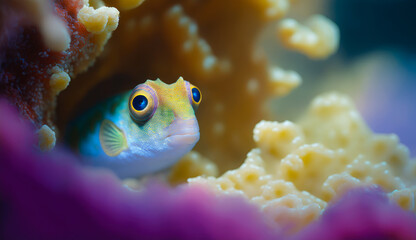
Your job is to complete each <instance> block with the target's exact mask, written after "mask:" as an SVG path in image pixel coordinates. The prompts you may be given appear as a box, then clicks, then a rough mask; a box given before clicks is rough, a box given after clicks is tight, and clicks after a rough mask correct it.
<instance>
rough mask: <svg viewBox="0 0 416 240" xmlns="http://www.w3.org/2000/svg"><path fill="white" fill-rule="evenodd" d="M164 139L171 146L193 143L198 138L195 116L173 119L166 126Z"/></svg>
mask: <svg viewBox="0 0 416 240" xmlns="http://www.w3.org/2000/svg"><path fill="white" fill-rule="evenodd" d="M166 133H167V135H166V140H167V141H168V144H169V145H173V146H178V147H179V146H182V145H185V146H189V145H195V144H196V142H198V140H199V126H198V121H197V120H196V118H191V119H186V120H184V119H180V118H177V119H175V120H174V121H173V122H172V123H171V124H170V125H169V126H168V127H166Z"/></svg>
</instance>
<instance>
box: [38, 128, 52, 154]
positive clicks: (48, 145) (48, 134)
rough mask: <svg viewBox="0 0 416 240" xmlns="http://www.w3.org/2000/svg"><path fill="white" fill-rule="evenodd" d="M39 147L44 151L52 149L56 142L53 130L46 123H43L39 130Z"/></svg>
mask: <svg viewBox="0 0 416 240" xmlns="http://www.w3.org/2000/svg"><path fill="white" fill-rule="evenodd" d="M38 135H39V147H40V149H42V150H44V151H49V150H52V149H53V148H54V147H55V144H56V136H55V132H54V131H52V129H50V128H49V127H48V126H47V125H43V126H42V127H41V128H40V129H39V131H38Z"/></svg>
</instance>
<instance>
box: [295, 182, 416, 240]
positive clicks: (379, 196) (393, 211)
mask: <svg viewBox="0 0 416 240" xmlns="http://www.w3.org/2000/svg"><path fill="white" fill-rule="evenodd" d="M342 239H356V240H358V239H367V240H383V239H386V240H387V239H389V240H415V239H416V216H415V215H414V214H413V213H411V212H407V211H405V210H403V209H402V208H400V207H399V206H398V205H395V204H392V203H390V202H389V200H388V198H387V196H386V195H385V194H384V193H383V192H382V191H381V190H380V189H358V190H352V191H350V192H348V193H347V194H345V196H343V197H342V199H341V200H340V201H339V202H337V203H335V204H334V205H333V206H332V207H329V208H328V209H327V210H326V211H325V212H324V213H323V215H322V217H321V218H320V219H319V220H318V221H317V222H315V223H312V224H311V225H309V226H308V227H306V228H305V229H304V230H303V231H302V232H300V233H299V234H298V235H296V236H295V237H294V238H291V240H342Z"/></svg>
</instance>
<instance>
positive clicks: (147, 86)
mask: <svg viewBox="0 0 416 240" xmlns="http://www.w3.org/2000/svg"><path fill="white" fill-rule="evenodd" d="M201 99H202V95H201V93H200V91H199V89H198V88H196V87H195V86H193V85H192V84H190V83H189V82H187V81H185V80H183V79H182V78H179V79H178V80H177V81H176V82H175V83H173V84H170V85H168V84H165V83H163V82H162V81H160V80H159V79H157V80H155V81H152V80H147V81H146V82H145V83H143V84H139V85H137V86H136V87H135V88H134V89H133V90H132V91H131V92H127V93H124V94H121V95H118V96H115V97H113V98H111V99H109V100H107V101H106V102H104V103H102V104H100V105H98V106H96V107H95V108H94V109H92V110H91V111H89V112H88V113H86V114H85V115H84V116H81V117H80V118H79V119H78V120H77V121H76V122H75V123H73V124H72V125H71V130H69V132H70V134H71V135H72V136H73V137H70V141H71V142H72V145H73V146H74V147H75V149H76V150H77V151H78V152H79V153H80V155H82V156H83V159H84V162H85V163H87V164H88V165H93V166H101V167H107V168H110V169H112V170H113V171H114V172H115V173H116V174H117V175H118V176H119V177H121V178H127V177H138V176H141V175H144V174H149V173H153V172H156V171H159V170H162V169H165V168H167V167H169V166H171V165H173V164H174V163H175V162H176V161H178V160H179V159H180V158H181V157H182V156H183V155H185V154H186V153H187V152H189V151H190V150H191V149H192V148H193V147H194V145H195V144H196V143H197V141H198V140H199V126H198V121H197V119H196V116H195V111H196V109H197V108H198V106H199V103H200V102H201ZM195 100H197V101H195Z"/></svg>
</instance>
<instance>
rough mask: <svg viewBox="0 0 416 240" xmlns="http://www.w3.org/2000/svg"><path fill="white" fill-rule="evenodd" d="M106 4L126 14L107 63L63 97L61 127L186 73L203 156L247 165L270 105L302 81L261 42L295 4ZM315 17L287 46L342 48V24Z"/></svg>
mask: <svg viewBox="0 0 416 240" xmlns="http://www.w3.org/2000/svg"><path fill="white" fill-rule="evenodd" d="M293 2H295V1H293ZM105 3H106V4H107V5H108V6H114V7H117V8H119V9H120V14H121V18H120V24H119V27H118V28H117V30H116V31H115V32H114V34H113V36H112V38H111V39H110V41H109V42H108V44H107V45H106V48H105V52H104V53H103V55H102V58H100V59H99V60H98V61H97V62H96V63H95V65H94V66H93V67H92V68H90V69H89V70H88V72H86V73H85V74H82V75H80V76H78V77H77V79H75V80H74V81H72V82H71V85H70V86H69V87H68V89H67V90H66V91H64V92H63V93H62V94H60V96H59V101H60V105H59V106H58V116H59V117H60V120H61V121H60V122H59V125H60V126H61V128H62V129H64V126H65V125H66V123H67V122H68V121H69V120H70V119H71V118H73V117H74V116H76V115H77V114H79V113H81V112H82V111H83V110H86V109H87V108H88V107H91V106H93V105H94V104H96V103H97V102H98V101H100V100H102V99H104V98H106V97H108V96H111V95H114V94H115V93H118V92H122V91H126V90H128V89H131V88H133V87H134V86H135V85H136V84H138V83H142V82H144V81H146V79H156V78H161V79H164V81H167V82H173V81H175V80H176V79H177V78H178V77H179V76H183V77H184V78H185V79H187V80H189V81H190V82H191V83H193V84H195V85H196V86H198V87H199V88H200V89H201V90H202V94H203V96H204V102H203V103H202V104H201V107H200V108H199V109H198V113H197V115H198V116H197V117H198V120H199V123H200V124H199V125H200V131H201V139H200V141H199V143H198V144H197V146H196V151H197V152H199V154H201V155H202V156H203V157H205V158H208V159H209V160H211V161H214V162H215V163H217V166H218V168H219V171H220V172H224V171H225V170H227V169H231V168H235V167H237V166H238V165H240V164H241V159H243V158H244V155H245V153H246V152H247V151H249V150H250V149H251V148H252V147H253V146H254V142H253V141H252V137H251V135H252V133H251V129H253V127H254V126H255V124H256V123H257V122H259V121H260V120H262V119H264V118H267V117H268V115H269V113H270V111H269V109H268V108H267V107H266V106H267V103H268V100H270V99H271V98H274V97H280V96H283V95H285V94H287V93H289V92H290V91H291V90H292V89H293V88H295V87H296V86H298V85H299V84H300V83H301V77H300V75H299V74H297V73H296V72H293V71H287V70H284V69H282V68H279V67H278V66H270V65H269V64H270V63H269V62H268V59H267V56H266V53H265V52H264V49H263V47H262V46H261V44H259V42H260V36H261V35H262V33H263V32H264V29H266V28H267V27H268V26H274V27H275V28H278V23H279V21H280V20H281V19H282V18H283V17H284V16H285V15H286V14H287V13H288V12H289V11H290V9H291V7H292V4H294V3H292V1H289V0H283V1H282V0H276V1H275V0H273V1H270V0H242V1H222V0H208V1H193V0H181V1H179V0H148V1H144V2H143V4H141V5H140V6H139V7H137V8H134V9H132V10H129V11H123V10H122V8H120V6H117V4H118V3H117V1H105ZM299 5H302V4H299ZM313 19H317V20H316V21H315V20H314V21H313V24H311V25H307V26H306V25H305V26H303V25H302V24H300V23H298V24H297V25H296V28H293V29H291V34H289V33H286V34H284V37H283V38H282V41H283V39H284V41H283V42H288V43H289V42H290V43H291V44H288V47H290V48H292V47H293V48H296V49H299V50H297V51H299V52H301V53H305V54H308V55H317V56H318V55H319V58H324V57H328V56H329V55H331V54H333V53H334V52H335V51H336V49H337V46H338V31H337V27H336V25H334V24H333V23H332V22H331V21H330V20H329V19H327V18H324V17H322V16H320V17H317V18H313ZM273 29H274V28H273ZM319 29H322V31H318V30H319ZM324 32H325V33H326V34H323V33H324ZM276 44H277V41H276ZM289 45H290V46H289ZM312 49H321V50H322V52H319V53H312V52H313V51H312Z"/></svg>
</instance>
